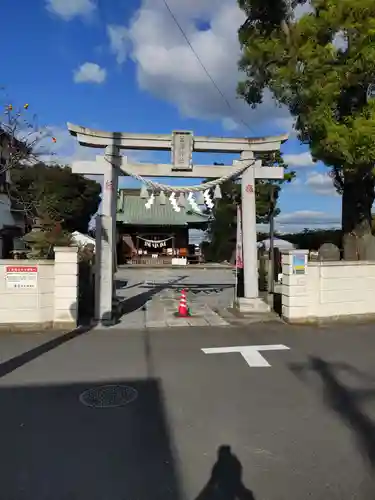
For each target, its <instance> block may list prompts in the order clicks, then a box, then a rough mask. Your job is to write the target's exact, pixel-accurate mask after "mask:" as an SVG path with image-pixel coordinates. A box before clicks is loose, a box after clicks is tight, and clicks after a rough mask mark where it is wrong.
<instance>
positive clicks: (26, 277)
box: [5, 266, 38, 289]
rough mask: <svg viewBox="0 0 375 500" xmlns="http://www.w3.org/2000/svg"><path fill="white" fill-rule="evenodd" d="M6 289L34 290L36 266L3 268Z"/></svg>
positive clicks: (36, 274) (36, 276) (36, 273)
mask: <svg viewBox="0 0 375 500" xmlns="http://www.w3.org/2000/svg"><path fill="white" fill-rule="evenodd" d="M5 281H6V284H7V288H17V289H25V288H36V287H37V282H38V266H5Z"/></svg>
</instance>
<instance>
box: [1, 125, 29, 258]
mask: <svg viewBox="0 0 375 500" xmlns="http://www.w3.org/2000/svg"><path fill="white" fill-rule="evenodd" d="M8 155H9V136H8V135H7V134H6V133H4V132H3V131H1V130H0V258H2V259H5V258H12V251H13V249H14V240H15V239H16V238H19V237H20V236H22V234H23V233H24V228H25V220H24V213H23V212H22V211H21V210H19V209H18V210H16V208H15V207H14V203H12V201H11V200H10V198H9V186H10V182H11V179H10V172H9V170H7V169H6V166H7V159H8Z"/></svg>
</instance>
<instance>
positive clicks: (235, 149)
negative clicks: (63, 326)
mask: <svg viewBox="0 0 375 500" xmlns="http://www.w3.org/2000/svg"><path fill="white" fill-rule="evenodd" d="M68 129H69V131H70V133H71V134H72V135H73V136H76V137H77V139H78V142H79V143H80V144H81V145H83V146H88V147H94V148H105V156H97V157H96V160H95V161H79V162H74V163H73V165H72V170H73V172H74V173H80V174H83V175H90V174H91V175H102V176H103V196H102V211H101V212H102V213H101V215H100V216H98V217H97V227H96V266H97V267H96V271H95V273H96V274H95V293H96V299H95V316H96V318H95V319H96V320H98V321H102V322H105V323H108V322H111V321H112V319H113V300H114V298H115V286H114V272H115V268H116V262H115V253H116V252H115V248H116V205H117V191H118V177H119V175H129V173H135V174H138V175H141V176H142V177H190V178H193V177H194V178H199V179H202V178H206V179H217V178H219V177H222V176H224V175H228V174H230V172H232V171H234V170H235V169H236V168H238V162H236V161H235V162H233V165H231V166H218V165H194V166H192V164H191V160H189V161H188V162H187V161H185V165H176V161H174V164H172V165H169V164H166V165H163V164H143V163H141V164H134V163H130V162H129V163H128V160H127V158H126V157H124V156H121V154H120V153H121V151H120V150H121V149H133V150H134V149H135V150H172V158H174V159H175V158H176V151H174V150H173V145H174V143H175V141H176V134H179V133H175V135H173V134H172V135H146V134H127V133H118V132H116V133H108V132H102V131H96V130H92V129H87V128H84V127H79V126H76V125H72V124H68ZM180 134H186V133H185V132H180ZM287 137H288V136H287V135H284V136H279V137H267V138H261V139H246V138H243V139H237V138H215V137H194V138H193V139H192V143H191V152H192V151H204V152H221V153H232V154H233V153H239V154H240V161H241V164H244V162H246V163H247V162H248V165H249V166H248V168H247V169H246V170H244V172H243V173H242V177H241V195H242V226H243V231H242V234H243V261H244V297H243V298H240V299H238V306H239V309H240V311H241V312H268V311H269V305H268V304H266V303H265V302H264V301H263V300H261V299H260V297H259V289H258V263H257V260H258V259H257V233H256V204H255V180H256V179H282V178H283V177H284V169H283V168H282V167H264V166H262V162H261V161H259V160H257V161H255V160H254V155H256V153H257V152H265V151H277V150H279V149H280V145H281V143H282V142H285V141H286V140H287ZM191 152H190V153H191ZM178 153H179V155H178V158H179V159H180V160H181V158H182V156H183V154H182V153H181V152H180V151H179V152H178ZM183 153H185V151H184V152H183ZM190 157H191V154H190ZM244 166H245V165H244ZM177 192H178V191H177ZM145 210H146V208H145ZM151 210H152V208H151Z"/></svg>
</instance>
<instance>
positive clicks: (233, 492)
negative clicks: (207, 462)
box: [195, 445, 255, 500]
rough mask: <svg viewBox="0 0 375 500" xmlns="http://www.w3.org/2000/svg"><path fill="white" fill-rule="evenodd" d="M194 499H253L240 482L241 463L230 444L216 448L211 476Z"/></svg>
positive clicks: (251, 494)
mask: <svg viewBox="0 0 375 500" xmlns="http://www.w3.org/2000/svg"><path fill="white" fill-rule="evenodd" d="M195 500H255V497H254V495H253V493H252V492H251V491H250V490H248V489H247V488H246V486H245V485H244V484H243V482H242V465H241V462H240V461H239V460H238V458H237V457H236V456H235V455H234V454H233V453H232V451H231V448H230V446H227V445H223V446H220V448H219V449H218V457H217V461H216V463H215V464H214V466H213V468H212V472H211V477H210V479H209V480H208V482H207V484H206V485H205V487H204V488H203V490H202V491H201V492H200V493H199V495H198V496H197V497H196V499H195Z"/></svg>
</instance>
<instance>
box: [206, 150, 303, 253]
mask: <svg viewBox="0 0 375 500" xmlns="http://www.w3.org/2000/svg"><path fill="white" fill-rule="evenodd" d="M257 159H259V160H260V159H261V160H262V164H263V165H265V166H282V167H284V168H285V169H287V167H288V166H287V165H286V164H285V162H284V160H283V157H282V155H281V153H280V152H279V151H278V152H276V153H274V154H269V153H264V154H258V155H257ZM293 177H294V172H288V173H286V174H285V177H284V179H283V180H282V181H275V182H270V181H263V180H257V181H256V182H255V199H256V214H257V222H258V223H268V222H269V219H270V215H271V210H272V207H271V205H272V200H274V208H273V212H274V216H277V215H278V214H279V213H280V209H279V208H278V207H277V200H278V197H279V193H280V189H281V185H282V184H283V182H290V181H291V180H292V179H293ZM221 192H222V198H221V199H220V200H217V201H216V203H215V208H214V210H213V214H212V215H213V219H212V221H211V222H210V223H209V225H208V230H207V234H208V237H209V241H208V242H207V244H206V245H205V253H206V256H207V257H208V258H209V259H210V260H213V261H216V262H219V261H223V260H229V259H231V258H232V254H233V251H234V249H235V245H236V231H237V219H236V217H237V205H239V204H241V184H240V183H239V182H238V181H227V182H226V183H224V184H223V185H222V186H221Z"/></svg>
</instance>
